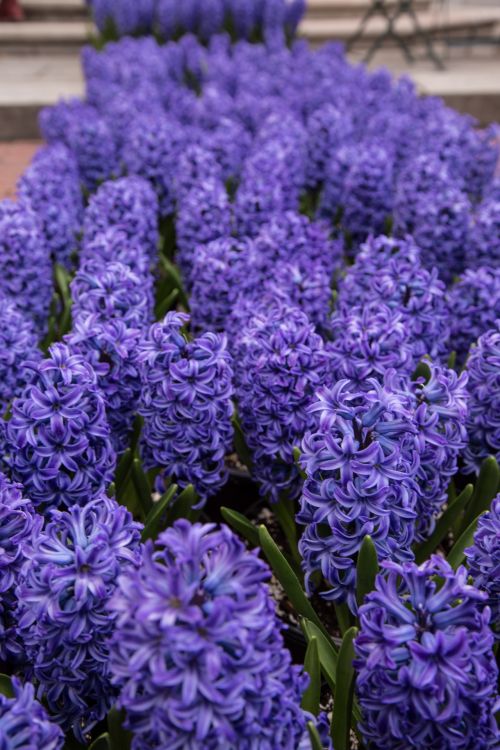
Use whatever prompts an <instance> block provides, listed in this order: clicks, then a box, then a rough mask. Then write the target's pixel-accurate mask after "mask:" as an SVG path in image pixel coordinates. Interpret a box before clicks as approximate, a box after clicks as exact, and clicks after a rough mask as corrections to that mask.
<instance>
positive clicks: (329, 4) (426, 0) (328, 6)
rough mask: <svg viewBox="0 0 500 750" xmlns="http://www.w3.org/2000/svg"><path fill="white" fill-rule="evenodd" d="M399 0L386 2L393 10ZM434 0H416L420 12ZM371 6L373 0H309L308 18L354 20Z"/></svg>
mask: <svg viewBox="0 0 500 750" xmlns="http://www.w3.org/2000/svg"><path fill="white" fill-rule="evenodd" d="M397 2H398V0H386V4H387V6H388V7H389V8H390V9H391V8H393V7H394V6H395V5H396V3H397ZM431 2H432V0H414V6H415V9H416V10H417V11H418V12H422V11H426V10H429V8H430V6H431ZM370 6H371V0H308V3H307V10H306V18H345V17H348V18H353V17H356V16H363V15H364V14H365V13H366V12H367V11H368V9H369V8H370Z"/></svg>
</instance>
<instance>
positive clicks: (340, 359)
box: [328, 301, 415, 391]
mask: <svg viewBox="0 0 500 750" xmlns="http://www.w3.org/2000/svg"><path fill="white" fill-rule="evenodd" d="M331 329H332V335H333V342H332V343H331V344H329V345H328V351H329V353H330V354H331V368H332V375H333V378H332V380H333V381H337V380H344V379H347V380H351V381H352V382H353V384H355V386H356V387H357V388H359V390H360V391H363V390H365V388H366V387H368V388H371V384H370V382H369V379H370V378H375V379H377V380H379V381H380V382H383V380H384V375H385V373H386V372H387V371H388V370H390V369H396V370H397V371H398V373H400V374H401V375H405V374H406V375H410V373H411V372H412V371H413V369H414V366H415V357H414V353H413V348H412V345H411V343H410V331H409V329H408V326H407V325H406V321H405V319H404V317H403V315H402V313H401V312H399V310H398V309H397V308H396V309H394V310H391V308H389V307H387V305H385V304H384V303H383V302H381V301H373V302H368V303H367V304H365V305H358V306H355V307H346V306H344V307H341V308H340V309H339V310H337V311H336V312H335V314H334V315H333V316H332V319H331Z"/></svg>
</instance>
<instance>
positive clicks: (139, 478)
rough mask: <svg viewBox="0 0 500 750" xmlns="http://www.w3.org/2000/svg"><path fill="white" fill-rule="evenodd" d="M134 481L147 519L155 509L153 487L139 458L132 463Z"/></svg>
mask: <svg viewBox="0 0 500 750" xmlns="http://www.w3.org/2000/svg"><path fill="white" fill-rule="evenodd" d="M132 481H133V482H134V487H135V491H136V492H137V496H138V497H139V501H140V503H141V507H142V509H143V512H144V517H145V518H147V516H148V513H150V512H151V509H152V507H153V498H152V497H151V487H150V486H149V482H148V479H147V477H146V475H145V473H144V469H143V468H142V462H141V459H140V458H139V457H138V456H136V457H135V458H134V460H133V462H132Z"/></svg>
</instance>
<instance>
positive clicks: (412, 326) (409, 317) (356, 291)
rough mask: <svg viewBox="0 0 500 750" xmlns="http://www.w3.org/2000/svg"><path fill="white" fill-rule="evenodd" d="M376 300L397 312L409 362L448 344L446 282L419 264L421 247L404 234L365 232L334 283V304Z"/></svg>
mask: <svg viewBox="0 0 500 750" xmlns="http://www.w3.org/2000/svg"><path fill="white" fill-rule="evenodd" d="M360 300H362V301H363V303H364V304H365V305H366V304H367V303H368V302H371V301H372V300H373V301H379V302H381V303H383V304H384V305H387V306H388V307H389V308H391V310H394V311H395V312H397V313H399V314H400V315H401V316H402V321H403V325H404V327H405V329H406V331H407V332H408V335H409V338H410V343H411V345H412V348H413V352H414V363H415V364H416V362H417V361H418V360H419V359H421V358H422V357H423V356H424V355H426V354H428V355H429V356H430V357H432V358H433V359H434V358H436V357H439V356H440V355H441V354H443V352H446V350H447V343H448V339H449V336H450V330H449V328H450V326H449V310H448V305H447V300H446V295H445V287H444V284H443V283H442V281H440V280H439V278H438V275H437V272H436V271H435V270H432V271H428V270H427V269H425V268H423V267H422V265H421V261H420V250H419V248H418V247H417V245H415V243H414V241H413V240H412V239H411V238H410V237H407V238H405V239H402V240H397V239H394V238H390V237H376V238H370V239H369V240H368V241H367V242H366V243H365V244H364V245H362V246H361V249H360V251H359V253H358V255H357V256H356V260H355V262H354V264H353V265H352V266H351V267H350V268H349V269H348V271H347V273H346V275H345V278H344V279H342V280H341V282H340V284H339V295H338V304H339V305H340V306H345V307H347V308H350V307H353V306H355V305H359V304H360Z"/></svg>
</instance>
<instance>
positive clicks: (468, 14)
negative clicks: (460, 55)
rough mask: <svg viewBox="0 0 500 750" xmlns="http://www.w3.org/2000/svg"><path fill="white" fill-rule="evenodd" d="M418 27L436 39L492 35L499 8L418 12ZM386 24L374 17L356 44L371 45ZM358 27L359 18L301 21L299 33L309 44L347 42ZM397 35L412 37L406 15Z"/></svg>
mask: <svg viewBox="0 0 500 750" xmlns="http://www.w3.org/2000/svg"><path fill="white" fill-rule="evenodd" d="M418 19H419V22H420V25H421V27H422V28H423V29H424V30H425V31H427V32H428V33H430V34H432V35H433V36H435V37H437V38H443V39H444V38H447V37H451V36H457V35H463V34H468V33H470V32H471V31H472V32H474V33H476V34H481V35H485V34H491V35H493V34H494V33H495V30H496V28H497V26H498V25H500V9H498V8H491V9H488V8H456V9H451V10H450V11H449V12H447V13H436V12H433V11H427V12H425V13H419V14H418ZM386 26H387V23H386V21H385V19H384V18H382V17H380V16H376V17H374V18H372V19H371V20H370V22H369V23H368V25H367V27H366V29H365V31H364V34H363V37H362V39H360V42H359V43H361V42H363V41H364V42H366V43H371V42H372V41H373V40H374V39H375V38H376V37H378V36H380V34H382V33H383V32H384V31H385V29H386ZM358 28H359V18H308V17H306V18H304V20H303V21H302V23H301V25H300V28H299V33H300V34H301V35H302V36H304V37H307V38H308V39H309V40H310V41H311V42H312V43H313V44H315V45H316V44H321V43H323V42H326V41H331V40H334V39H335V40H339V41H344V42H345V41H348V40H349V39H350V38H351V37H352V36H353V35H354V34H355V33H356V32H357V30H358ZM396 28H397V30H398V32H399V33H400V34H401V35H402V36H405V37H407V38H411V37H413V35H414V27H413V23H412V21H411V19H410V18H409V17H408V16H402V17H401V18H400V19H399V20H398V22H397V25H396Z"/></svg>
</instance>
